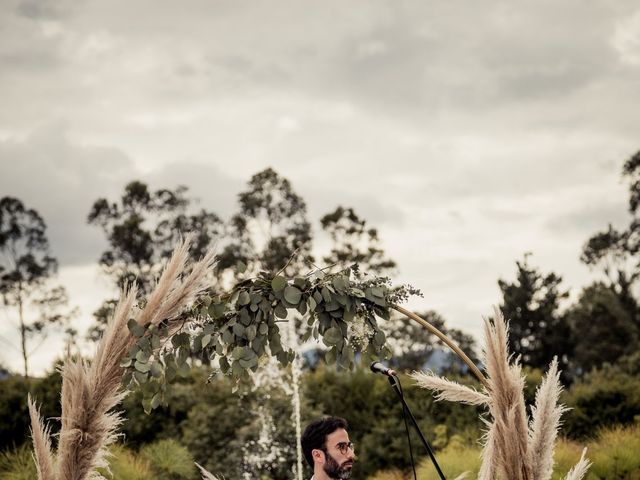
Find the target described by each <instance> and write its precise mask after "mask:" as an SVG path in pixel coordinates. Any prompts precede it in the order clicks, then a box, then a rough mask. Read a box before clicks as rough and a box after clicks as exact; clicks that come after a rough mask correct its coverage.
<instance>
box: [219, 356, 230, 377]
mask: <svg viewBox="0 0 640 480" xmlns="http://www.w3.org/2000/svg"><path fill="white" fill-rule="evenodd" d="M229 367H230V365H229V360H227V358H226V357H220V370H221V371H222V373H227V372H228V371H229Z"/></svg>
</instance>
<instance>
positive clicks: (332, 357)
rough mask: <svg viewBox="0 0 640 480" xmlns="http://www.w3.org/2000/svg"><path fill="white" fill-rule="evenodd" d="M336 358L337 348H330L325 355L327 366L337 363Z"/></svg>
mask: <svg viewBox="0 0 640 480" xmlns="http://www.w3.org/2000/svg"><path fill="white" fill-rule="evenodd" d="M336 357H337V355H336V350H335V348H330V349H329V350H327V351H326V353H325V354H324V361H325V362H326V363H327V365H333V364H334V363H336Z"/></svg>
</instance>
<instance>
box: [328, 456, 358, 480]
mask: <svg viewBox="0 0 640 480" xmlns="http://www.w3.org/2000/svg"><path fill="white" fill-rule="evenodd" d="M325 457H326V459H327V461H326V462H325V464H324V467H323V469H324V473H326V474H327V475H328V476H329V478H334V479H335V480H347V479H348V478H351V466H352V465H353V461H346V462H344V463H343V464H342V465H338V462H337V461H336V459H335V458H333V457H332V456H331V454H330V453H328V452H325Z"/></svg>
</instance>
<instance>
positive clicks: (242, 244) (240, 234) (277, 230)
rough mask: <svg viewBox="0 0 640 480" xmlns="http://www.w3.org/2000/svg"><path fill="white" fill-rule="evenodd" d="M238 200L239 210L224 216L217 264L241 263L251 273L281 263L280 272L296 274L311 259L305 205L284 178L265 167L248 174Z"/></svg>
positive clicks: (223, 266)
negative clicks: (227, 218) (224, 232)
mask: <svg viewBox="0 0 640 480" xmlns="http://www.w3.org/2000/svg"><path fill="white" fill-rule="evenodd" d="M238 200H239V204H240V205H239V207H240V208H239V211H238V213H236V214H235V215H233V217H232V218H231V220H230V222H229V226H228V230H229V231H228V235H227V238H226V245H225V246H224V248H223V249H222V251H221V252H220V253H219V255H218V267H219V269H221V270H225V269H231V268H233V267H235V266H236V265H237V264H238V263H242V264H244V265H245V266H246V267H247V271H248V273H249V274H252V275H255V274H257V273H258V272H259V271H260V270H264V271H267V272H270V273H271V274H273V273H274V272H276V271H277V270H279V269H281V268H283V266H285V267H284V268H283V273H284V274H285V275H286V276H295V275H299V274H300V273H301V271H302V269H303V268H304V266H305V265H306V266H308V265H310V264H311V262H312V261H313V257H312V255H311V245H312V236H311V225H310V223H309V221H308V220H307V217H306V211H307V207H306V204H305V202H304V200H303V199H302V197H300V196H299V195H298V194H297V193H296V192H295V191H294V190H293V188H292V186H291V183H290V182H289V180H287V179H286V178H283V177H281V176H280V175H278V173H277V172H276V171H275V170H273V169H272V168H267V169H265V170H263V171H261V172H258V173H256V174H255V175H253V176H252V177H251V179H250V180H249V183H248V186H247V189H246V190H245V191H243V192H241V193H240V194H239V196H238ZM288 260H291V261H288ZM235 278H236V279H237V278H238V277H237V276H236V277H235Z"/></svg>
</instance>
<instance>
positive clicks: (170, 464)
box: [140, 439, 196, 480]
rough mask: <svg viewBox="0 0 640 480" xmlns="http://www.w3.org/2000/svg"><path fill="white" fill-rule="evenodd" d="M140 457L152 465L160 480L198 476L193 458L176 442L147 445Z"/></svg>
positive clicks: (161, 441) (160, 441)
mask: <svg viewBox="0 0 640 480" xmlns="http://www.w3.org/2000/svg"><path fill="white" fill-rule="evenodd" d="M140 456H141V457H143V458H146V459H147V460H148V461H149V463H150V464H151V465H152V468H153V470H154V472H155V478H156V479H158V480H181V479H190V478H194V477H195V474H196V468H195V464H194V463H193V457H192V456H191V454H190V453H189V451H188V450H187V449H186V448H185V447H184V446H182V445H180V444H179V443H178V442H177V441H176V440H173V439H166V440H159V441H157V442H154V443H151V444H148V445H145V446H144V447H142V448H141V449H140Z"/></svg>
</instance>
